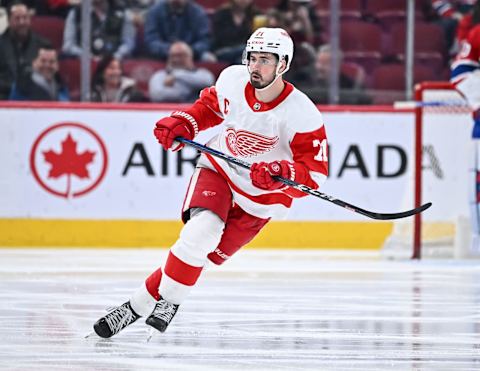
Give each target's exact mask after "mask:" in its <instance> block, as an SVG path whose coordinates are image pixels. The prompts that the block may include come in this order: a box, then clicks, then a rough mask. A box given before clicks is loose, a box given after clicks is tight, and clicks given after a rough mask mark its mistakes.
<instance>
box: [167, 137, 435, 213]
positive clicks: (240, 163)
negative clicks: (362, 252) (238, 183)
mask: <svg viewBox="0 0 480 371" xmlns="http://www.w3.org/2000/svg"><path fill="white" fill-rule="evenodd" d="M175 140H176V141H177V142H181V143H183V144H186V145H189V146H191V147H194V148H196V149H198V150H199V151H200V152H205V153H208V154H210V155H212V156H215V157H218V158H221V159H222V160H225V161H227V162H230V163H232V164H235V165H237V166H240V167H243V168H244V169H250V164H249V163H248V162H246V161H243V160H240V159H238V158H235V157H232V156H229V155H227V154H225V153H222V152H220V151H217V150H215V149H213V148H210V147H207V146H205V145H203V144H200V143H197V142H194V141H193V140H189V139H185V138H182V137H177V138H175ZM273 178H274V179H275V180H277V181H280V182H282V183H284V184H286V185H288V186H290V187H292V188H295V189H298V190H299V191H302V192H305V193H307V194H309V195H311V196H315V197H318V198H321V199H323V200H326V201H329V202H331V203H334V204H335V205H338V206H341V207H343V208H345V209H347V210H350V211H353V212H356V213H358V214H362V215H365V216H367V217H369V218H371V219H376V220H392V219H400V218H406V217H408V216H412V215H415V214H418V213H421V212H422V211H424V210H426V209H428V208H429V207H430V206H432V203H431V202H428V203H426V204H424V205H422V206H420V207H417V208H415V209H412V210H407V211H402V212H399V213H376V212H372V211H368V210H365V209H362V208H360V207H358V206H355V205H352V204H349V203H348V202H345V201H342V200H339V199H337V198H335V197H332V196H329V195H327V194H325V193H322V192H320V191H317V190H315V189H313V188H310V187H308V186H306V185H305V184H300V183H297V182H294V181H292V180H290V179H286V178H282V177H280V176H274V177H273Z"/></svg>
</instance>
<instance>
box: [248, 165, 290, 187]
mask: <svg viewBox="0 0 480 371" xmlns="http://www.w3.org/2000/svg"><path fill="white" fill-rule="evenodd" d="M272 176H281V177H282V178H287V179H290V176H291V164H290V163H289V162H288V161H285V160H283V161H273V162H270V163H266V162H258V163H254V164H252V166H251V168H250V179H251V180H252V184H253V185H254V186H255V187H258V188H260V189H265V190H268V191H274V190H276V189H280V188H284V187H286V186H285V184H283V183H282V182H279V181H276V180H275V179H273V178H272Z"/></svg>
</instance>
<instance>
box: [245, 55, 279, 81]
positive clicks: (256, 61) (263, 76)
mask: <svg viewBox="0 0 480 371" xmlns="http://www.w3.org/2000/svg"><path fill="white" fill-rule="evenodd" d="M277 64H278V59H277V57H276V56H275V55H274V54H272V53H253V52H252V53H250V58H249V59H248V66H249V70H250V83H251V84H252V85H253V87H254V88H256V89H262V88H264V87H265V86H268V85H269V84H270V83H271V82H272V81H273V80H274V79H275V76H276V70H277Z"/></svg>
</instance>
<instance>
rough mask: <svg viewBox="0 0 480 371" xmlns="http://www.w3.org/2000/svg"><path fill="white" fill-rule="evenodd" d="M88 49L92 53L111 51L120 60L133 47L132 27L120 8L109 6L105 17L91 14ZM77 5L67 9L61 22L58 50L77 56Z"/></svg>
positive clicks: (98, 53) (98, 54) (78, 9)
mask: <svg viewBox="0 0 480 371" xmlns="http://www.w3.org/2000/svg"><path fill="white" fill-rule="evenodd" d="M91 22H92V32H91V49H92V53H93V55H96V56H100V55H105V54H115V56H116V57H117V58H118V59H122V58H124V57H126V56H128V55H130V53H131V52H132V50H133V49H134V47H135V28H134V26H133V23H132V22H131V20H129V19H128V18H127V17H126V14H125V12H124V11H123V10H121V9H117V8H114V7H109V8H108V11H107V15H106V18H105V19H99V18H98V16H97V14H96V13H95V12H92V17H91ZM81 36H82V22H81V8H80V7H79V6H76V7H74V8H72V9H71V10H70V12H69V13H68V16H67V20H66V21H65V30H64V35H63V46H62V50H63V52H64V54H65V55H68V56H75V57H79V56H81V55H82V53H83V51H82V48H81V43H82V41H81Z"/></svg>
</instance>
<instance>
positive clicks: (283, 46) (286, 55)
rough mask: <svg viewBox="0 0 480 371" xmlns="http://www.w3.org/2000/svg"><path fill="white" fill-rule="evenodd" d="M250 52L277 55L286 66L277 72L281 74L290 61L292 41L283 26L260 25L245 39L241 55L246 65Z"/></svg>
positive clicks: (288, 66)
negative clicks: (245, 44) (245, 42)
mask: <svg viewBox="0 0 480 371" xmlns="http://www.w3.org/2000/svg"><path fill="white" fill-rule="evenodd" d="M251 52H260V53H262V52H263V53H272V54H276V55H277V56H278V60H279V61H281V60H282V59H283V60H285V62H286V64H287V65H286V68H285V70H284V71H282V73H280V74H279V75H283V74H284V73H285V72H287V71H288V69H289V68H290V64H291V63H292V59H293V41H292V38H291V37H290V35H289V34H288V33H287V31H285V30H284V29H283V28H268V27H261V28H259V29H257V30H256V31H255V32H254V33H253V34H252V35H251V36H250V38H249V39H248V40H247V46H246V47H245V53H244V55H243V63H244V64H247V65H248V58H249V56H250V53H251ZM279 67H280V66H279ZM277 71H278V70H277ZM277 74H278V72H277Z"/></svg>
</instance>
